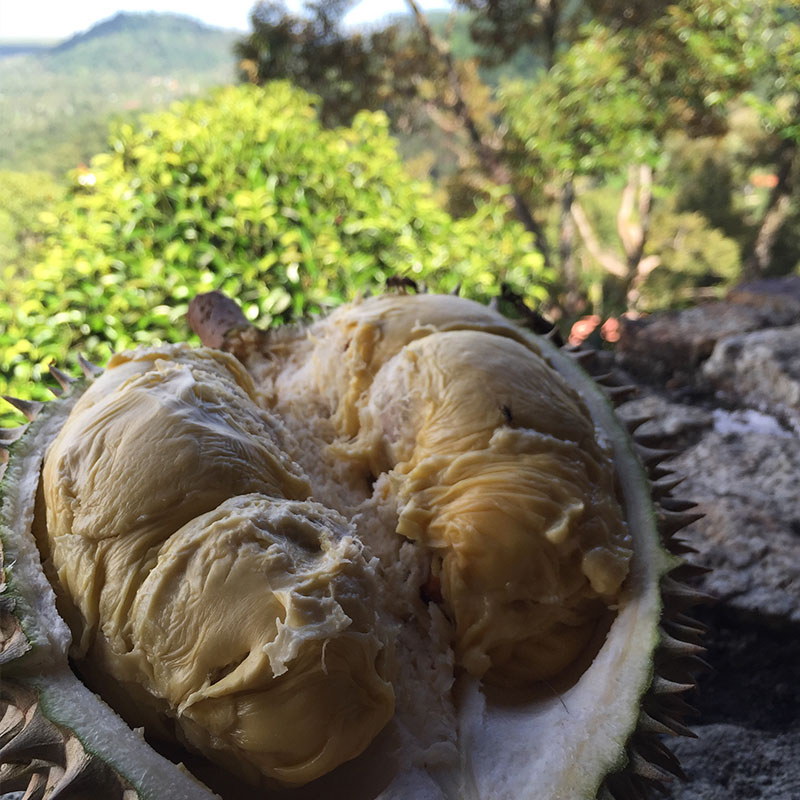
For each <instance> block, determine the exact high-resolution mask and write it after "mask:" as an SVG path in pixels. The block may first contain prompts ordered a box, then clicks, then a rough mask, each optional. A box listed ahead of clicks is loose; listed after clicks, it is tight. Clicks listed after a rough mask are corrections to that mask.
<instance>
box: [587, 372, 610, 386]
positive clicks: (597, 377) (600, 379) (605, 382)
mask: <svg viewBox="0 0 800 800" xmlns="http://www.w3.org/2000/svg"><path fill="white" fill-rule="evenodd" d="M589 374H590V375H591V376H592V380H593V381H594V382H595V383H597V384H599V385H600V386H602V387H604V388H605V387H607V386H614V385H615V384H614V383H613V382H612V381H613V377H614V376H613V373H611V372H599V373H594V372H590V373H589Z"/></svg>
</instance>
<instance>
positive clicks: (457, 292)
mask: <svg viewBox="0 0 800 800" xmlns="http://www.w3.org/2000/svg"><path fill="white" fill-rule="evenodd" d="M450 294H452V295H453V296H455V297H458V296H459V295H460V294H461V281H459V282H458V283H457V284H456V285H455V286H454V287H453V291H452V292H450Z"/></svg>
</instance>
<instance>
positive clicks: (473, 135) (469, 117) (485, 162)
mask: <svg viewBox="0 0 800 800" xmlns="http://www.w3.org/2000/svg"><path fill="white" fill-rule="evenodd" d="M406 3H407V4H408V6H409V8H410V9H411V12H412V13H413V14H414V18H415V19H416V22H417V25H418V26H419V29H420V30H421V31H422V34H423V36H424V37H425V41H426V42H427V43H428V46H429V47H430V48H431V49H432V50H433V51H434V52H435V53H436V54H437V55H438V56H439V58H440V59H441V60H442V63H443V65H444V68H445V73H446V75H447V80H448V82H449V84H450V91H452V93H453V97H454V100H453V102H452V103H451V106H452V110H453V112H454V113H455V114H456V116H457V117H458V119H459V120H461V124H462V125H463V127H464V129H465V130H466V132H467V135H468V137H469V140H470V142H471V144H472V147H473V149H474V151H475V154H476V156H477V158H478V163H479V164H480V165H481V169H483V171H484V172H485V173H486V174H487V175H488V176H489V177H490V178H491V179H492V181H493V182H494V183H496V184H498V185H500V186H508V187H510V192H509V193H508V195H506V204H507V205H508V207H509V208H511V209H512V210H513V211H514V213H515V214H516V216H517V219H519V221H520V222H521V223H522V224H523V226H524V227H525V228H526V229H527V230H528V231H530V232H531V233H532V234H533V236H534V239H535V241H536V246H537V247H538V249H539V251H540V252H541V254H542V257H543V258H544V261H545V264H546V265H548V266H549V265H550V261H551V257H550V247H549V245H548V242H547V237H546V236H545V233H544V230H543V229H542V227H541V226H540V225H539V223H538V222H537V221H536V220H535V219H534V217H533V214H532V212H531V210H530V208H529V207H528V204H527V203H526V202H525V200H524V199H523V198H522V196H521V195H520V194H519V192H518V191H517V190H516V189H515V187H514V185H513V176H512V175H511V172H510V170H509V169H508V167H507V166H506V165H505V164H503V163H502V161H501V160H500V158H499V157H498V155H497V152H496V151H495V149H494V148H493V147H492V146H491V145H490V144H489V140H488V137H486V136H485V135H484V134H482V133H481V131H480V129H479V127H478V124H477V122H476V120H475V117H474V116H473V114H472V111H471V109H470V107H469V104H468V103H467V101H466V98H465V96H464V88H463V86H462V84H461V78H460V77H459V74H458V69H457V68H456V63H455V60H454V59H453V52H452V50H451V49H450V47H449V46H448V45H447V43H446V42H444V41H442V39H440V38H439V37H438V36H437V35H436V34H435V33H434V31H433V29H432V28H431V26H430V24H429V22H428V20H427V18H426V17H425V15H424V14H423V13H422V10H421V9H420V7H419V5H418V4H417V2H416V0H406ZM434 121H435V120H434Z"/></svg>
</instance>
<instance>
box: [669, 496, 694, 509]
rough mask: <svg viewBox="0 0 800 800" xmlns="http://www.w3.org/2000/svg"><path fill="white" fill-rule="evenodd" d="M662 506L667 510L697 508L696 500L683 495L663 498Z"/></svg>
mask: <svg viewBox="0 0 800 800" xmlns="http://www.w3.org/2000/svg"><path fill="white" fill-rule="evenodd" d="M660 505H661V507H662V508H664V509H666V510H667V511H691V510H692V509H693V508H697V503H696V502H695V501H694V500H687V499H684V498H682V497H665V498H663V499H662V500H661V503H660Z"/></svg>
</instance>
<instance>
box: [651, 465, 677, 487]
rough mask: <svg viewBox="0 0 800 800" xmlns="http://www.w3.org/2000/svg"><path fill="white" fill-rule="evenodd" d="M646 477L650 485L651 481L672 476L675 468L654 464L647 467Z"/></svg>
mask: <svg viewBox="0 0 800 800" xmlns="http://www.w3.org/2000/svg"><path fill="white" fill-rule="evenodd" d="M647 477H648V478H649V479H650V481H651V484H650V485H651V486H652V485H653V483H655V482H657V481H660V480H661V479H662V478H674V477H675V470H674V469H671V468H670V467H664V466H662V465H661V464H654V465H653V466H648V467H647Z"/></svg>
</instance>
